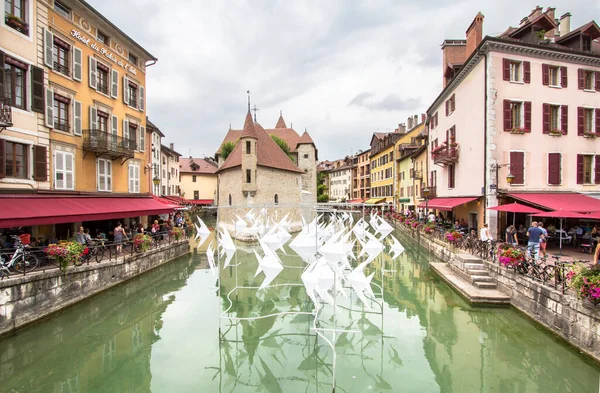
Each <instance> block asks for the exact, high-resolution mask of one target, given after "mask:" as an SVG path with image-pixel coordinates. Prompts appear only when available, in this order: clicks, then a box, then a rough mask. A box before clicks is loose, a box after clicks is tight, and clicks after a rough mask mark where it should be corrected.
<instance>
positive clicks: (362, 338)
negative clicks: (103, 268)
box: [0, 240, 600, 393]
mask: <svg viewBox="0 0 600 393" xmlns="http://www.w3.org/2000/svg"><path fill="white" fill-rule="evenodd" d="M404 243H405V246H407V252H406V253H404V254H403V255H402V256H401V257H400V258H399V259H397V260H395V261H393V262H391V261H389V258H388V257H386V256H383V257H381V258H379V259H378V260H376V261H375V262H374V263H373V264H372V265H371V266H370V272H373V271H374V272H375V278H374V283H376V284H377V285H379V286H381V287H383V302H382V305H383V307H382V308H381V309H379V308H377V307H374V308H372V309H370V310H369V309H366V308H363V307H361V306H360V305H359V303H358V302H349V303H348V304H347V305H348V307H346V306H344V305H341V306H340V308H339V313H338V314H337V316H336V318H335V320H334V318H333V316H332V315H331V313H329V314H327V312H325V313H323V314H322V315H321V316H320V319H321V320H322V324H321V327H331V326H333V324H334V323H335V324H336V326H337V327H342V328H343V329H347V330H349V331H350V332H348V333H343V334H338V335H337V337H336V341H335V342H336V353H337V359H336V373H337V378H336V380H337V388H336V392H356V393H358V392H360V393H363V392H419V393H428V392H447V393H450V392H454V393H470V392H498V393H524V392H527V393H529V392H540V393H542V392H543V393H549V392H560V393H565V392H573V393H587V392H590V393H592V392H594V393H596V392H598V391H599V378H600V373H599V371H600V370H599V368H598V367H597V366H596V365H595V364H593V363H591V362H589V361H587V359H585V358H583V357H582V356H580V355H579V354H578V353H577V352H576V351H574V350H573V349H571V348H570V347H568V346H566V345H565V344H563V343H562V342H560V341H559V340H557V339H556V338H554V337H553V336H552V335H550V334H548V333H547V332H545V331H543V330H541V329H540V328H539V327H537V326H536V325H535V324H533V323H532V322H531V321H529V320H528V319H526V318H525V317H523V316H521V315H520V314H518V313H516V312H514V311H513V310H511V309H505V308H504V309H502V308H474V307H471V306H469V305H468V304H467V303H466V302H465V301H463V300H462V299H461V298H460V297H459V296H458V295H456V294H455V293H454V292H453V291H452V290H451V289H450V288H448V287H447V286H446V285H445V284H443V283H442V282H441V281H440V280H439V279H437V278H436V277H435V276H434V275H433V274H432V273H431V271H430V270H429V269H428V267H427V260H428V259H429V258H430V256H429V255H428V254H427V253H426V252H424V251H423V250H422V249H419V248H418V247H417V246H416V245H414V244H411V243H408V240H405V241H404ZM249 251H251V250H250V249H249V248H247V247H246V248H243V249H242V250H240V251H239V252H238V255H237V258H235V259H234V261H232V263H234V264H235V263H239V264H240V266H239V267H229V268H227V269H225V270H224V271H223V282H222V286H221V291H220V297H219V292H217V291H215V286H216V280H215V278H214V276H213V275H212V273H211V272H210V271H209V270H207V269H206V257H205V256H204V254H203V253H193V254H191V255H189V256H186V257H182V258H179V259H178V260H176V261H174V262H172V263H169V264H167V265H166V266H162V267H160V268H157V269H155V270H153V271H151V272H149V273H147V274H145V275H144V276H142V277H139V278H136V279H134V280H131V281H129V282H127V283H125V284H123V285H121V286H118V287H116V288H113V289H111V290H108V291H106V292H104V293H102V294H100V295H98V296H95V297H93V298H91V299H89V300H87V301H85V302H82V303H80V304H78V305H76V306H74V307H71V308H69V309H67V310H66V311H64V312H62V313H60V314H57V315H54V316H52V317H51V318H49V319H47V320H45V321H43V322H41V323H38V324H36V325H33V326H31V327H28V328H25V329H22V330H20V331H19V332H18V333H17V334H15V335H12V336H9V337H4V338H2V339H0V392H11V393H16V392H19V393H33V392H39V393H77V392H81V393H91V392H153V393H170V392H172V393H184V392H190V393H192V392H200V393H210V392H227V393H230V392H237V393H246V392H268V393H277V392H286V393H287V392H331V390H332V389H331V380H332V372H333V367H334V366H333V352H332V349H331V348H330V347H329V345H327V343H326V342H325V341H324V340H323V339H320V338H317V337H316V336H315V334H314V331H312V330H311V327H312V322H311V321H310V318H311V317H310V316H306V315H282V316H278V317H268V318H263V319H257V320H253V321H252V320H243V321H238V322H237V323H236V322H234V321H232V320H230V319H219V315H220V314H221V313H222V312H223V311H225V310H226V309H227V308H228V307H229V301H228V300H227V296H226V294H227V293H229V292H230V291H231V290H232V289H233V288H234V287H235V285H236V282H237V285H238V286H245V287H252V286H257V285H260V282H262V277H261V276H258V277H257V278H254V273H255V270H256V261H255V258H254V256H253V254H250V253H248V252H249ZM284 263H286V264H290V265H294V264H296V265H299V263H298V261H295V260H294V259H293V258H284ZM382 268H383V272H382ZM370 272H369V273H370ZM300 273H301V270H300V269H291V268H290V269H285V270H284V271H283V272H282V274H281V277H280V278H279V279H278V281H277V283H278V284H285V283H288V284H290V285H279V286H277V287H274V288H270V289H268V290H267V291H265V292H264V293H261V294H259V295H258V296H257V294H256V290H255V289H251V288H250V289H245V288H240V289H238V290H236V291H233V292H232V293H231V299H232V302H233V304H232V307H231V310H230V312H229V314H228V315H229V316H234V317H237V318H253V317H258V316H261V315H268V314H271V313H276V312H285V311H290V310H296V311H300V310H306V309H307V308H308V303H307V296H306V294H305V292H304V290H303V288H302V287H299V286H295V285H293V284H294V283H297V282H299V275H300ZM378 290H379V289H378V288H377V289H376V290H375V292H378ZM352 303H353V304H352ZM220 338H221V340H220Z"/></svg>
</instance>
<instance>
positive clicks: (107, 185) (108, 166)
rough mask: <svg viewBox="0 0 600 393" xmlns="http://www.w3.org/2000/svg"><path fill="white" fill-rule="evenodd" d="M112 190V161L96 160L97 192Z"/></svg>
mask: <svg viewBox="0 0 600 393" xmlns="http://www.w3.org/2000/svg"><path fill="white" fill-rule="evenodd" d="M111 190H112V161H111V160H106V159H103V158H99V159H98V191H111Z"/></svg>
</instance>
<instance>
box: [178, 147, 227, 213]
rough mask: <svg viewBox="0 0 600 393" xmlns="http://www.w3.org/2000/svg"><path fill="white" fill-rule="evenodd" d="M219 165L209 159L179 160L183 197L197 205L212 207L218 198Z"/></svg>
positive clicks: (180, 184)
mask: <svg viewBox="0 0 600 393" xmlns="http://www.w3.org/2000/svg"><path fill="white" fill-rule="evenodd" d="M217 169H218V167H217V163H216V162H215V161H214V160H212V159H209V158H192V157H190V158H179V187H180V190H181V197H182V198H185V199H187V200H188V201H190V202H191V203H192V204H196V205H212V204H213V203H214V200H215V199H216V196H217V174H216V171H217Z"/></svg>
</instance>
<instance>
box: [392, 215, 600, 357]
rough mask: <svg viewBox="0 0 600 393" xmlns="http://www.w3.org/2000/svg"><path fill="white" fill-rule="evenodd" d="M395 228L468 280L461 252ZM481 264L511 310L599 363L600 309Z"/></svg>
mask: <svg viewBox="0 0 600 393" xmlns="http://www.w3.org/2000/svg"><path fill="white" fill-rule="evenodd" d="M395 227H396V229H398V230H399V231H400V232H401V233H403V234H405V235H407V236H410V237H412V238H413V239H414V240H415V241H418V242H419V244H420V245H422V246H423V247H425V248H426V249H428V250H430V251H431V252H432V253H433V254H435V255H436V256H437V257H438V258H440V259H442V260H443V261H444V262H447V263H449V264H450V265H451V268H452V269H453V270H454V271H457V272H462V273H463V274H461V276H462V277H464V278H466V277H469V276H468V274H467V273H466V269H465V267H464V266H463V263H462V262H461V260H460V258H456V255H457V253H458V252H460V251H459V250H453V249H452V246H451V245H449V244H448V243H445V242H443V241H441V240H438V239H431V238H429V237H427V236H425V235H423V233H421V232H419V231H417V230H415V229H412V228H406V227H405V226H403V225H395ZM444 248H445V249H444ZM480 262H481V263H484V264H485V265H486V268H487V270H488V273H489V275H490V277H492V278H493V279H494V281H495V282H496V283H497V285H498V289H499V290H500V291H502V292H504V293H506V294H507V295H509V296H510V302H511V306H513V307H515V308H516V309H518V310H519V311H521V312H522V313H524V314H525V315H527V316H529V317H530V318H531V319H533V320H534V321H535V322H537V323H539V324H540V325H542V326H544V327H545V328H547V329H548V330H550V331H551V332H553V333H555V334H556V335H558V336H559V337H561V338H563V339H564V340H566V341H567V342H568V343H569V344H571V345H573V346H574V347H576V348H577V349H579V350H580V351H581V352H583V353H585V354H587V355H589V356H590V357H592V358H594V359H595V360H596V361H598V362H600V306H594V305H593V304H592V303H590V302H588V301H587V300H580V299H578V298H577V296H576V295H575V294H574V293H573V292H572V291H566V293H562V289H561V288H559V289H555V288H554V287H553V286H550V285H544V284H543V283H541V282H539V281H535V280H533V279H531V278H528V277H525V276H523V275H521V274H518V273H516V272H515V271H513V270H509V269H507V268H506V267H504V266H500V265H498V264H494V263H492V262H489V261H480Z"/></svg>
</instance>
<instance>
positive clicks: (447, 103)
mask: <svg viewBox="0 0 600 393" xmlns="http://www.w3.org/2000/svg"><path fill="white" fill-rule="evenodd" d="M445 105H446V116H448V108H449V107H450V101H448V100H446V104H445Z"/></svg>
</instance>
